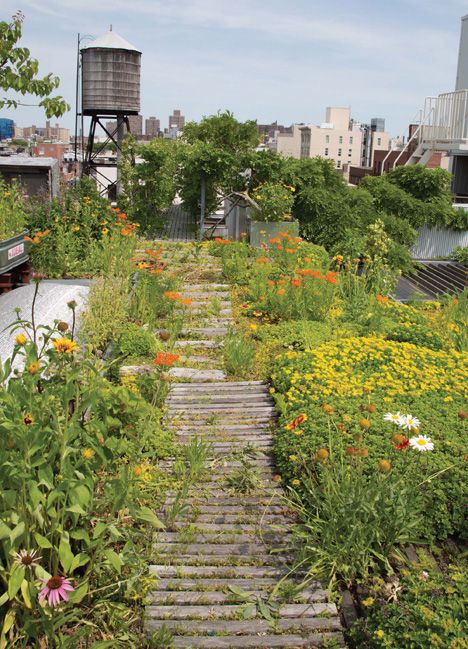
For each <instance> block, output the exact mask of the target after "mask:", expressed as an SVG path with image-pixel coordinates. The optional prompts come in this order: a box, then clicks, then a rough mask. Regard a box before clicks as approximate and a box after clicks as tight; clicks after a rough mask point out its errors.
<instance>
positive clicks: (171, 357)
mask: <svg viewBox="0 0 468 649" xmlns="http://www.w3.org/2000/svg"><path fill="white" fill-rule="evenodd" d="M179 358H180V356H179V354H170V353H169V352H158V353H157V354H156V358H155V359H154V364H155V365H159V366H161V367H171V365H174V363H176V362H177V361H178V360H179Z"/></svg>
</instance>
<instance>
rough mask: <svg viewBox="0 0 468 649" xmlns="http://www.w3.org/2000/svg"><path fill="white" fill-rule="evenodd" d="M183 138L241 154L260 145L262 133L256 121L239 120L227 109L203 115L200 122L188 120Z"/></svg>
mask: <svg viewBox="0 0 468 649" xmlns="http://www.w3.org/2000/svg"><path fill="white" fill-rule="evenodd" d="M183 139H184V141H185V142H187V143H188V144H195V143H196V142H204V143H205V144H210V145H212V146H213V147H215V148H217V149H225V150H228V151H230V152H231V153H232V154H234V155H239V154H241V153H247V152H249V151H251V150H252V149H254V148H255V147H256V146H258V144H259V142H260V135H259V132H258V129H257V123H256V122H254V121H253V120H247V121H246V122H239V121H238V120H237V119H236V118H235V117H234V115H233V113H231V112H230V111H228V110H227V111H225V112H224V113H221V112H218V114H217V115H210V116H209V117H203V119H202V120H201V121H200V122H188V123H187V124H186V125H185V126H184V132H183Z"/></svg>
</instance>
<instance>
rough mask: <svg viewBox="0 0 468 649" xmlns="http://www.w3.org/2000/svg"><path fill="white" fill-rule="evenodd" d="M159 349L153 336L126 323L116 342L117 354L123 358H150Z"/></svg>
mask: <svg viewBox="0 0 468 649" xmlns="http://www.w3.org/2000/svg"><path fill="white" fill-rule="evenodd" d="M160 348H161V345H160V343H159V342H158V341H157V340H156V338H155V337H154V334H153V333H152V332H151V331H148V330H147V329H142V328H141V327H139V326H138V325H136V324H134V323H133V322H127V323H126V324H125V326H124V327H123V329H122V331H121V333H120V336H119V338H118V340H117V349H116V352H117V354H122V355H123V356H138V357H141V356H152V355H154V354H155V353H156V352H157V351H158V350H159V349H160Z"/></svg>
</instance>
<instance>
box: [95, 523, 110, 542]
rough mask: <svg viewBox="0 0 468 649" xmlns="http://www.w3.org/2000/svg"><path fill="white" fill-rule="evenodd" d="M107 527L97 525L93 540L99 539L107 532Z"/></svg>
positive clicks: (101, 524)
mask: <svg viewBox="0 0 468 649" xmlns="http://www.w3.org/2000/svg"><path fill="white" fill-rule="evenodd" d="M106 527H107V525H106V524H105V523H97V524H96V527H95V528H94V534H93V539H98V538H99V537H100V536H101V534H102V533H103V532H105V530H106Z"/></svg>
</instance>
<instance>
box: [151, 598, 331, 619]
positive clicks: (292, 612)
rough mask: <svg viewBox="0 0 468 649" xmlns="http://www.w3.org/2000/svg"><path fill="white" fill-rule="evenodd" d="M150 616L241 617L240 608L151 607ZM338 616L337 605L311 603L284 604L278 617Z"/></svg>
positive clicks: (229, 606) (178, 617)
mask: <svg viewBox="0 0 468 649" xmlns="http://www.w3.org/2000/svg"><path fill="white" fill-rule="evenodd" d="M147 611H148V615H149V616H150V617H153V618H157V619H170V620H190V619H210V620H213V619H232V618H236V617H237V616H238V615H239V612H240V611H239V606H238V605H237V606H236V605H225V606H218V605H214V606H203V605H200V606H176V605H174V606H171V605H169V606H149V607H148V609H147ZM324 614H328V615H338V611H337V609H336V605H335V604H331V603H328V602H311V603H310V604H284V605H283V606H281V607H280V609H279V612H278V615H279V617H281V618H297V617H316V616H317V615H324Z"/></svg>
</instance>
